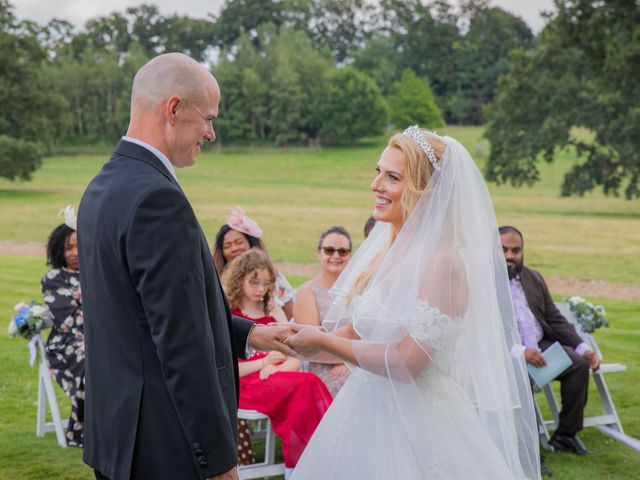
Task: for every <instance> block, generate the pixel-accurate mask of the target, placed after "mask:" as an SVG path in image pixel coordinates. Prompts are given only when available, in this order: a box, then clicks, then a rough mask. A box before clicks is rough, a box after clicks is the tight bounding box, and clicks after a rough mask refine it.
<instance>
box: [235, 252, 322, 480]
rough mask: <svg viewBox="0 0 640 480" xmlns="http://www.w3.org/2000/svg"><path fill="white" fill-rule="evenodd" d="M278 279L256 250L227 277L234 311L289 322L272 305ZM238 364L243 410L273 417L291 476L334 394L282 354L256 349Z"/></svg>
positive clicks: (258, 320)
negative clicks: (255, 411)
mask: <svg viewBox="0 0 640 480" xmlns="http://www.w3.org/2000/svg"><path fill="white" fill-rule="evenodd" d="M275 280H276V274H275V271H274V268H273V266H272V265H271V262H270V260H269V257H268V256H267V254H266V253H264V252H263V251H261V250H258V249H255V248H254V249H251V250H248V251H247V252H245V253H243V254H242V255H241V256H239V257H238V258H236V259H235V260H234V261H233V262H232V263H231V265H230V268H229V271H228V273H227V275H226V276H225V284H226V292H227V296H228V299H229V304H230V305H231V308H232V313H233V314H234V315H238V316H241V317H243V318H246V319H248V320H251V321H253V322H256V323H261V324H264V325H268V324H270V323H274V322H286V321H287V320H286V316H285V314H284V312H283V311H282V309H280V308H278V307H275V306H274V305H273V303H272V302H273V295H274V288H275ZM238 362H239V367H240V403H239V408H242V409H248V410H257V411H259V412H261V413H264V414H265V415H267V416H268V417H269V419H270V420H271V424H272V426H273V430H274V432H275V433H276V434H277V435H278V436H279V437H280V439H281V440H282V451H283V456H284V464H285V467H286V469H287V471H286V474H285V477H286V478H288V475H289V474H290V472H291V471H292V469H293V467H295V465H296V463H297V461H298V458H300V455H302V452H303V450H304V448H305V447H306V446H307V443H308V441H309V439H310V438H311V436H312V435H313V432H314V431H315V429H316V427H317V425H318V423H320V420H321V419H322V416H323V415H324V412H325V411H326V410H327V409H328V408H329V405H330V404H331V394H330V393H329V391H328V390H327V388H326V387H325V385H324V383H323V382H322V380H320V378H318V377H317V376H316V375H315V374H313V373H307V372H300V371H299V370H300V361H299V360H298V359H296V358H293V357H287V356H285V355H283V354H282V353H280V352H259V351H256V352H255V353H254V354H253V355H251V357H249V358H248V359H247V360H241V359H239V360H238Z"/></svg>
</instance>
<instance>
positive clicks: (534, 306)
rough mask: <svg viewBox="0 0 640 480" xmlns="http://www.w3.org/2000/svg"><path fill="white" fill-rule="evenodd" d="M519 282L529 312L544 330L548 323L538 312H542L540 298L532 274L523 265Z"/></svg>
mask: <svg viewBox="0 0 640 480" xmlns="http://www.w3.org/2000/svg"><path fill="white" fill-rule="evenodd" d="M520 283H522V290H524V296H525V297H526V299H527V303H528V304H529V309H530V310H531V313H533V316H534V317H535V318H536V319H537V320H538V322H540V325H541V326H542V328H543V330H546V329H547V328H548V327H549V325H548V324H547V321H546V319H545V318H544V316H543V315H540V314H539V312H542V310H543V309H542V308H541V301H542V299H541V298H540V296H539V295H538V289H537V288H536V284H535V279H534V278H533V274H532V273H531V271H530V270H529V269H528V268H527V267H524V268H523V269H522V272H521V273H520Z"/></svg>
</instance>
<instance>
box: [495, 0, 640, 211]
mask: <svg viewBox="0 0 640 480" xmlns="http://www.w3.org/2000/svg"><path fill="white" fill-rule="evenodd" d="M555 6H556V10H557V13H555V14H554V15H553V16H552V18H551V20H550V22H549V24H548V25H547V27H546V28H545V29H544V30H543V32H542V33H541V34H540V39H539V46H538V47H537V48H536V49H535V50H533V51H529V52H524V51H518V52H517V53H515V54H514V55H513V56H512V58H511V69H510V72H509V74H508V75H506V76H505V77H504V78H502V80H501V82H500V90H499V93H498V96H497V99H496V102H495V104H494V105H493V106H492V108H491V109H490V110H489V111H490V120H491V123H490V125H489V128H488V130H487V132H486V136H487V138H488V139H489V140H490V141H491V153H490V157H489V163H488V168H487V176H488V178H489V179H491V180H493V181H496V182H498V183H503V182H510V183H512V184H513V185H522V184H525V183H526V184H532V183H533V182H535V181H537V180H538V179H539V170H538V166H537V165H538V162H539V159H540V156H542V157H543V158H544V159H545V160H546V161H548V162H551V161H552V160H553V157H554V153H555V151H556V149H558V148H564V147H574V148H575V149H576V151H577V152H578V154H579V155H581V156H583V161H581V162H580V163H578V164H576V165H574V166H573V167H572V168H571V170H570V171H569V172H568V173H567V175H566V176H565V179H564V183H563V186H562V194H563V195H572V194H576V195H583V194H584V193H586V192H588V191H591V190H593V189H594V188H596V187H597V186H600V187H602V189H603V191H604V193H605V194H618V193H619V190H620V188H621V187H622V184H623V182H624V181H625V180H626V182H627V183H626V187H625V190H624V193H625V195H626V197H627V198H633V197H635V198H638V197H640V189H639V186H638V182H639V180H640V135H638V134H637V132H638V130H640V84H639V83H638V82H637V79H638V78H640V4H639V3H638V2H628V1H624V0H612V1H608V2H593V1H591V0H571V1H569V0H555ZM574 127H582V128H584V129H587V130H588V131H590V132H591V135H590V136H585V135H574V134H572V132H575V128H574Z"/></svg>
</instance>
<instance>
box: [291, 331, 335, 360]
mask: <svg viewBox="0 0 640 480" xmlns="http://www.w3.org/2000/svg"><path fill="white" fill-rule="evenodd" d="M291 329H292V330H293V331H294V332H295V333H294V334H293V335H291V336H289V337H287V338H286V340H285V341H284V343H285V344H286V345H288V346H289V347H291V348H292V349H294V350H295V351H296V352H297V353H298V355H300V356H303V357H311V356H313V355H315V354H316V353H318V352H319V351H321V350H322V340H323V339H324V337H325V336H326V335H327V334H326V333H325V332H324V329H321V328H319V327H314V326H311V325H297V324H292V325H291Z"/></svg>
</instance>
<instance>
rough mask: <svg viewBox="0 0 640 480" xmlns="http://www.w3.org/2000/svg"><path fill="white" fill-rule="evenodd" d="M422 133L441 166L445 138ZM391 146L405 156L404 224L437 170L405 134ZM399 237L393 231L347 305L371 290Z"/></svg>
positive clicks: (360, 279)
mask: <svg viewBox="0 0 640 480" xmlns="http://www.w3.org/2000/svg"><path fill="white" fill-rule="evenodd" d="M420 131H421V133H422V135H424V138H425V139H426V140H427V142H429V144H430V145H431V147H432V148H433V151H434V153H435V154H436V158H437V161H438V164H440V162H441V161H442V156H443V155H444V151H445V148H446V143H445V142H444V139H443V138H442V137H441V136H439V135H436V134H435V133H433V132H429V131H427V130H422V129H421V130H420ZM387 147H391V148H397V149H398V150H400V151H401V152H402V153H403V158H404V170H405V179H406V183H405V187H404V191H403V192H402V220H403V223H404V221H406V220H407V218H409V215H411V212H412V211H413V209H414V208H415V206H416V205H417V204H418V201H419V200H420V197H421V196H422V194H423V193H424V192H425V190H426V188H427V185H428V184H429V181H430V180H431V177H432V176H433V172H434V171H435V169H434V167H433V165H432V164H431V162H430V161H429V159H428V158H427V154H426V153H425V152H424V151H423V150H422V148H420V145H418V144H417V143H416V142H415V141H414V140H412V139H411V138H410V137H408V136H407V135H404V134H403V133H396V134H395V135H393V136H392V137H391V138H390V139H389V142H388V144H387ZM397 235H398V232H396V231H394V230H393V229H392V230H391V236H390V237H389V242H388V243H387V245H386V246H385V247H384V249H383V250H382V251H381V252H380V253H379V254H378V255H377V256H376V257H375V258H374V260H373V262H371V266H370V268H369V269H368V270H365V271H364V272H362V273H361V274H360V276H358V278H357V279H356V281H355V283H354V285H353V288H352V289H351V291H350V292H349V295H348V296H347V302H350V301H351V299H352V298H353V297H354V296H355V295H358V294H360V293H362V292H363V291H364V289H365V288H366V287H367V285H368V284H369V282H370V281H371V278H372V277H373V275H374V274H375V273H376V271H377V270H378V268H380V264H381V263H382V259H383V258H384V257H385V255H386V253H387V252H388V251H389V248H391V245H393V242H394V241H395V239H396V236H397Z"/></svg>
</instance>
